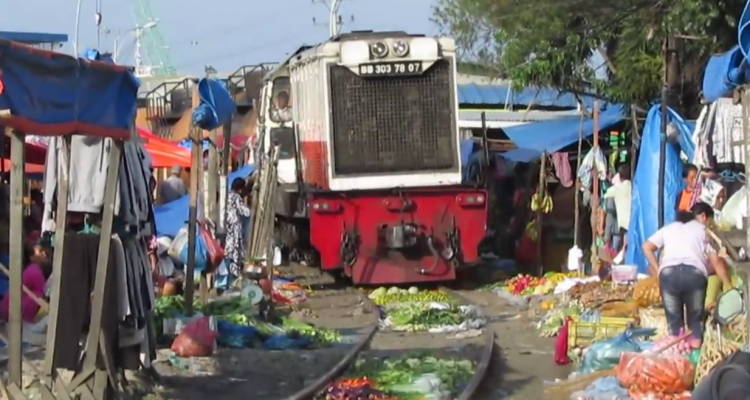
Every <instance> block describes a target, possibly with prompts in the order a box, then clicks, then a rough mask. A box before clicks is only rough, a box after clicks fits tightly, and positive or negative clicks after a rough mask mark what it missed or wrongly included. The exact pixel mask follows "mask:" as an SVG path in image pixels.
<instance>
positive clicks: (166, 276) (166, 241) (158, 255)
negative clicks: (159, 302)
mask: <svg viewBox="0 0 750 400" xmlns="http://www.w3.org/2000/svg"><path fill="white" fill-rule="evenodd" d="M171 245H172V240H171V239H170V238H168V237H166V236H162V237H160V238H158V239H156V238H154V239H152V241H151V243H150V245H149V249H148V258H149V262H150V264H151V274H152V277H153V278H154V290H155V291H156V294H157V295H165V296H173V295H176V294H181V292H182V284H183V282H184V274H183V272H182V271H180V270H179V269H177V268H175V264H174V260H172V257H170V256H169V254H168V250H169V247H170V246H171Z"/></svg>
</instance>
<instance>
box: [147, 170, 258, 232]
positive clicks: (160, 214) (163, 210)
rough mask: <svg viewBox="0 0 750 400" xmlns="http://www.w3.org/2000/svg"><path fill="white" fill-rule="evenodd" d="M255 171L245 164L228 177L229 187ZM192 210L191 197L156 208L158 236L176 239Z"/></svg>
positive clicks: (184, 197) (183, 197) (155, 217)
mask: <svg viewBox="0 0 750 400" xmlns="http://www.w3.org/2000/svg"><path fill="white" fill-rule="evenodd" d="M253 171H255V166H254V165H252V164H245V165H243V166H242V167H241V168H240V169H238V170H237V171H234V172H232V173H231V174H229V175H227V187H229V186H230V185H231V184H232V181H233V180H235V179H237V178H243V179H244V178H247V177H248V176H250V174H252V173H253ZM189 210H190V196H189V195H187V196H182V197H181V198H179V199H177V200H175V201H171V202H169V203H166V204H162V205H159V206H156V207H154V219H155V220H156V234H157V235H158V236H171V237H174V236H175V235H176V234H177V231H179V230H180V228H182V226H183V225H185V223H186V222H187V220H188V212H189Z"/></svg>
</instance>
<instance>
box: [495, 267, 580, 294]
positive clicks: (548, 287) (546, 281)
mask: <svg viewBox="0 0 750 400" xmlns="http://www.w3.org/2000/svg"><path fill="white" fill-rule="evenodd" d="M574 276H577V273H575V272H573V273H566V274H564V273H561V272H548V273H547V274H545V275H544V276H543V277H541V278H539V277H535V276H531V275H517V276H515V277H513V278H511V279H508V280H507V281H506V282H505V290H507V291H508V292H510V293H512V294H514V295H516V296H528V295H545V294H549V293H552V291H553V290H555V287H556V286H557V284H558V283H560V282H562V281H564V280H565V279H566V278H569V277H574Z"/></svg>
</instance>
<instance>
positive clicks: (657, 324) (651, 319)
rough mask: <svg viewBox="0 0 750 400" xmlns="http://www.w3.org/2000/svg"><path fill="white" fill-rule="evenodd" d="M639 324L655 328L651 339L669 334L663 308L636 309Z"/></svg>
mask: <svg viewBox="0 0 750 400" xmlns="http://www.w3.org/2000/svg"><path fill="white" fill-rule="evenodd" d="M638 318H639V319H640V322H641V326H643V327H647V328H654V329H656V334H655V335H654V337H653V339H654V340H658V339H661V338H663V337H665V336H669V326H667V317H666V315H665V314H664V309H663V308H644V309H641V310H639V311H638Z"/></svg>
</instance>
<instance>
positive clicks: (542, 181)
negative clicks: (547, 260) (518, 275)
mask: <svg viewBox="0 0 750 400" xmlns="http://www.w3.org/2000/svg"><path fill="white" fill-rule="evenodd" d="M546 169H547V152H544V153H542V159H541V160H540V161H539V182H538V184H537V190H536V195H537V198H538V199H539V200H541V199H543V198H544V196H546V195H547V194H546V193H545V191H546V190H545V189H546V186H547V185H546V183H547V182H546V180H547V175H546V174H545V170H546ZM543 218H544V217H543V213H542V209H538V210H536V215H535V216H534V228H536V259H537V263H538V264H539V265H538V266H537V268H538V269H537V274H538V275H539V276H542V275H544V262H542V235H543V234H544V230H543V229H542V225H543V224H544V221H543Z"/></svg>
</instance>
